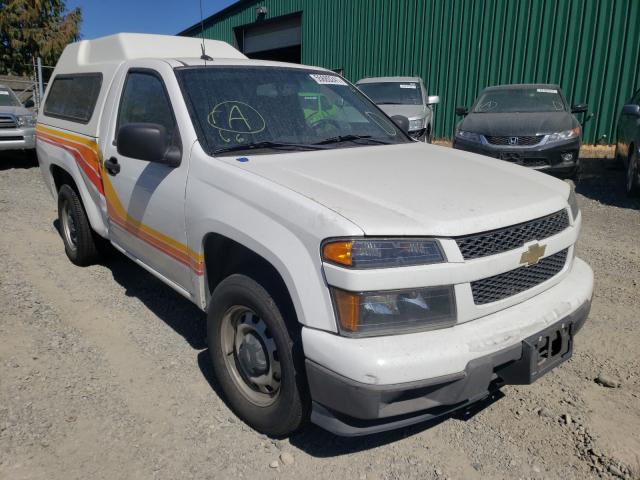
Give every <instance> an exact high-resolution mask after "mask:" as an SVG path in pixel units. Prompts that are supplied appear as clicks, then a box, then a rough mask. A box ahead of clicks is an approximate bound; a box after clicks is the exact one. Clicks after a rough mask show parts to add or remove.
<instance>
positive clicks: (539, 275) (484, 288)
mask: <svg viewBox="0 0 640 480" xmlns="http://www.w3.org/2000/svg"><path fill="white" fill-rule="evenodd" d="M567 251H568V249H565V250H562V251H561V252H558V253H555V254H553V255H549V256H548V257H546V258H543V259H541V260H540V261H539V262H538V263H536V264H535V265H532V266H530V267H520V268H516V269H515V270H511V271H509V272H505V273H501V274H500V275H495V276H493V277H489V278H483V279H482V280H476V281H475V282H471V292H472V293H473V303H475V304H476V305H484V304H486V303H491V302H497V301H498V300H502V299H503V298H507V297H511V296H513V295H516V294H518V293H520V292H524V291H525V290H529V289H530V288H533V287H535V286H536V285H539V284H541V283H542V282H545V281H547V280H549V279H550V278H552V277H554V276H555V275H557V274H558V273H560V271H561V270H562V268H563V267H564V264H565V263H566V261H567Z"/></svg>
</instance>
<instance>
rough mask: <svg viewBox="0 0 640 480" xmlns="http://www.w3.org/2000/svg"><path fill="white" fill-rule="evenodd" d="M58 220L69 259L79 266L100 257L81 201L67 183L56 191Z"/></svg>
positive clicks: (92, 262)
mask: <svg viewBox="0 0 640 480" xmlns="http://www.w3.org/2000/svg"><path fill="white" fill-rule="evenodd" d="M58 221H59V223H60V234H61V236H62V242H63V243H64V251H65V252H66V254H67V257H69V260H71V262H73V263H74V264H76V265H79V266H81V267H84V266H87V265H92V264H94V263H95V262H96V261H97V260H98V259H99V258H100V254H99V251H98V248H97V246H96V239H95V237H94V233H93V230H92V229H91V225H90V224H89V219H88V218H87V214H86V212H85V210H84V207H83V206H82V202H81V201H80V198H79V197H78V194H77V193H76V192H75V190H74V189H73V188H71V187H70V186H69V185H62V187H60V190H59V191H58Z"/></svg>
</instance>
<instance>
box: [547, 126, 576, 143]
mask: <svg viewBox="0 0 640 480" xmlns="http://www.w3.org/2000/svg"><path fill="white" fill-rule="evenodd" d="M581 134H582V128H581V127H579V126H578V127H576V128H572V129H571V130H565V131H564V132H558V133H552V134H551V135H549V138H548V139H547V142H549V143H551V142H563V141H565V140H571V139H572V138H578V137H580V135H581Z"/></svg>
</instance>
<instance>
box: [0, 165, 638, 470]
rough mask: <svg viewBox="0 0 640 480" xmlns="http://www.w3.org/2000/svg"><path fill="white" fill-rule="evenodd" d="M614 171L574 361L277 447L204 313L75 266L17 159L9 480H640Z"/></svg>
mask: <svg viewBox="0 0 640 480" xmlns="http://www.w3.org/2000/svg"><path fill="white" fill-rule="evenodd" d="M605 163H610V162H604V161H598V160H594V161H589V162H588V165H587V167H588V168H587V171H586V173H585V176H584V178H583V180H582V181H581V182H580V184H579V185H578V187H577V191H578V193H579V195H578V201H579V203H580V206H581V208H582V212H583V216H584V224H583V231H582V236H581V239H580V243H579V255H580V256H582V257H583V258H584V259H586V260H587V261H588V262H589V263H590V264H591V266H592V267H593V269H594V271H595V274H596V290H595V296H594V301H593V309H592V312H591V316H590V319H589V321H588V322H587V324H586V326H585V328H584V329H583V330H582V331H581V333H580V335H579V336H578V337H577V340H576V350H575V354H574V357H573V359H572V360H571V361H569V362H567V363H565V364H564V365H563V366H562V367H560V368H559V369H556V370H554V371H553V372H551V373H550V374H548V375H547V376H545V377H544V378H542V379H541V380H540V381H539V382H537V383H536V384H534V385H531V386H526V387H507V388H504V390H503V391H504V394H505V396H504V397H503V398H495V399H492V400H491V401H488V402H486V403H485V404H482V405H480V406H478V408H477V409H474V411H469V412H464V413H462V414H459V415H456V416H454V417H450V418H447V419H445V420H443V421H440V422H437V423H435V424H429V425H421V426H417V427H413V428H410V429H405V430H401V431H397V432H392V433H387V434H381V435H376V436H372V437H368V438H359V439H343V438H338V437H334V436H332V435H331V434H329V433H326V432H324V431H322V430H320V429H318V428H315V427H310V428H309V429H307V430H306V431H304V432H302V433H300V434H298V435H295V436H293V437H291V438H289V439H285V440H272V439H269V438H267V437H265V436H264V435H260V434H258V433H256V432H254V431H253V430H251V429H250V428H248V427H247V426H246V425H244V424H243V423H242V422H241V421H239V420H238V419H237V418H236V417H235V416H234V415H233V413H232V412H231V411H230V410H229V409H228V408H227V406H226V405H225V403H224V402H223V400H221V398H220V395H219V393H218V392H219V388H218V386H217V385H216V382H215V379H214V378H213V376H212V373H211V370H210V368H209V363H208V352H207V351H206V349H205V341H204V336H205V329H204V322H203V319H204V318H203V314H202V313H201V312H199V311H198V310H197V309H196V308H195V307H194V306H192V305H191V304H190V303H189V302H188V301H186V300H185V299H183V298H182V297H181V296H180V295H178V294H177V293H174V292H173V291H172V290H170V289H169V288H168V287H166V286H164V285H163V284H161V283H160V282H159V281H158V280H156V279H155V278H154V277H152V276H151V275H149V274H147V273H146V272H145V271H143V270H142V269H141V268H139V267H137V266H136V265H135V264H133V263H132V262H130V261H129V260H127V259H126V258H124V257H123V256H121V255H119V254H114V255H113V256H112V258H110V259H109V260H107V261H106V262H105V264H104V265H98V266H94V267H89V268H78V267H75V266H73V265H72V264H71V263H70V262H69V261H68V260H67V258H66V257H65V255H64V251H63V247H62V242H61V240H60V238H59V236H58V233H57V230H56V228H55V218H56V209H55V203H54V202H53V200H52V199H51V197H50V195H49V193H48V192H47V191H46V190H45V187H44V184H43V182H42V180H41V176H40V172H39V170H38V168H37V166H36V165H35V164H34V161H33V160H29V158H26V157H23V156H11V157H10V158H9V157H8V156H7V155H6V154H2V158H1V161H0V299H1V301H0V339H1V341H0V478H6V479H22V478H29V479H47V480H57V479H61V480H62V479H65V480H66V479H76V478H77V479H80V478H82V479H86V478H109V479H110V480H112V479H120V478H122V479H130V478H152V479H176V478H198V479H206V478H219V479H226V478H256V477H257V476H259V477H260V478H266V479H268V478H283V479H298V478H327V479H329V478H330V479H335V478H347V479H365V478H366V479H404V478H416V479H417V478H420V479H436V478H451V479H454V478H455V479H458V478H460V479H479V478H563V479H583V478H597V477H603V478H633V479H639V478H640V434H639V432H640V373H639V372H640V355H639V352H640V328H638V318H640V296H639V295H638V292H639V291H640V290H639V284H640V240H639V239H640V203H639V202H635V201H630V200H628V199H626V198H625V196H624V193H623V191H622V185H623V183H622V181H623V180H622V176H623V173H622V172H621V171H619V170H612V169H609V168H605V165H604V164H605ZM599 375H600V376H601V377H602V378H601V380H602V382H603V383H607V384H609V385H618V386H617V387H613V388H609V387H605V386H602V385H601V384H599V383H598V382H596V377H598V376H599Z"/></svg>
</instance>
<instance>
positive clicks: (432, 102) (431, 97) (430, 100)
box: [427, 95, 440, 105]
mask: <svg viewBox="0 0 640 480" xmlns="http://www.w3.org/2000/svg"><path fill="white" fill-rule="evenodd" d="M436 103H440V97H439V96H438V95H429V96H428V97H427V105H435V104H436Z"/></svg>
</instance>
